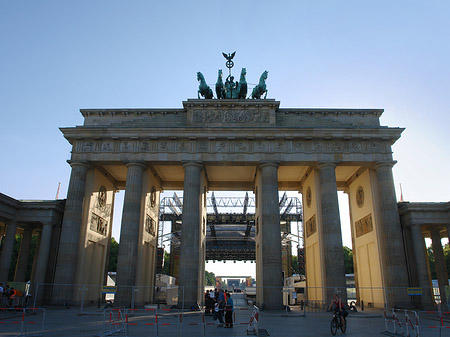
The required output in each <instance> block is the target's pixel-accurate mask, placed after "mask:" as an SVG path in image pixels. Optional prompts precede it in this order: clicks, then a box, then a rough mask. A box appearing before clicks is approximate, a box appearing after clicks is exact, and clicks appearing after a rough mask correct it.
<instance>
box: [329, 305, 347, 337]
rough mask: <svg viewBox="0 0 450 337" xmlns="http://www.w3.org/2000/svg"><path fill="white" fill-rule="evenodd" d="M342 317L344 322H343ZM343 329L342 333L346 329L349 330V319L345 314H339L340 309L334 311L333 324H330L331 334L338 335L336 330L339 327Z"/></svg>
mask: <svg viewBox="0 0 450 337" xmlns="http://www.w3.org/2000/svg"><path fill="white" fill-rule="evenodd" d="M341 319H342V322H343V323H341ZM339 328H340V329H341V331H342V333H345V330H347V320H346V319H345V317H344V316H343V315H340V314H339V311H338V310H334V311H333V318H331V324H330V330H331V334H332V335H333V336H334V335H336V332H337V330H338V329H339Z"/></svg>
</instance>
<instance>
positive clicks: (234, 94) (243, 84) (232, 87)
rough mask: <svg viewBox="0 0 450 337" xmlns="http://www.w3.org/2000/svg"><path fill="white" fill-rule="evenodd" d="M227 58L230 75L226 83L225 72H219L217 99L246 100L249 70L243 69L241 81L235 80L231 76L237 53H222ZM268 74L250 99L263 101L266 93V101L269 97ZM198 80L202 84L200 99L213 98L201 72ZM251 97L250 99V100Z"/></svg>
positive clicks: (264, 74)
mask: <svg viewBox="0 0 450 337" xmlns="http://www.w3.org/2000/svg"><path fill="white" fill-rule="evenodd" d="M222 54H223V56H224V57H225V58H226V60H227V62H226V67H227V68H228V71H229V75H228V76H227V78H226V80H225V83H224V82H223V72H222V69H219V70H218V75H217V82H216V85H215V89H216V90H215V91H216V98H217V99H246V98H247V90H248V89H247V88H248V85H247V80H246V75H247V69H246V68H242V70H241V75H240V77H239V81H235V80H234V76H232V75H231V68H232V67H233V66H234V62H233V58H234V56H235V55H236V52H233V53H230V54H226V53H222ZM267 74H268V72H267V71H265V72H264V73H263V74H262V75H261V78H260V80H259V84H258V85H256V86H255V87H254V88H253V91H252V94H251V95H250V97H251V98H252V99H261V96H262V95H263V94H264V93H265V96H264V99H265V98H266V97H267V88H266V82H265V81H266V79H267ZM197 80H198V81H199V82H200V84H199V87H198V98H199V99H200V96H202V97H204V98H205V99H212V98H213V91H212V90H211V88H210V87H209V85H208V84H207V83H206V80H205V77H204V76H203V74H202V73H201V72H198V73H197ZM250 97H249V98H250Z"/></svg>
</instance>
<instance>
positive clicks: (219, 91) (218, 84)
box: [216, 69, 225, 99]
mask: <svg viewBox="0 0 450 337" xmlns="http://www.w3.org/2000/svg"><path fill="white" fill-rule="evenodd" d="M222 77H223V74H222V69H219V76H218V77H217V82H216V97H217V99H222V98H225V93H224V92H223V79H222Z"/></svg>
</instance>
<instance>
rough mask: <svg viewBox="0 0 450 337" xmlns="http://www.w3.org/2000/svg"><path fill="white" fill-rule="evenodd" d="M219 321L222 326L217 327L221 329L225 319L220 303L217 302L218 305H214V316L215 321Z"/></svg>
mask: <svg viewBox="0 0 450 337" xmlns="http://www.w3.org/2000/svg"><path fill="white" fill-rule="evenodd" d="M217 319H218V320H219V322H220V324H219V325H217V327H221V326H223V318H222V315H221V314H220V308H219V303H218V302H217V303H216V304H214V314H213V320H214V321H215V320H217Z"/></svg>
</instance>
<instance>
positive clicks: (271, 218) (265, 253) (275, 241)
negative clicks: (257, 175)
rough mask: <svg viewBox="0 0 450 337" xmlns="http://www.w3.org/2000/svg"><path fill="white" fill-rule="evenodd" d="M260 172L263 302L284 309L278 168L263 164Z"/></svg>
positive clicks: (265, 305) (274, 307)
mask: <svg viewBox="0 0 450 337" xmlns="http://www.w3.org/2000/svg"><path fill="white" fill-rule="evenodd" d="M259 169H260V170H261V185H260V188H261V194H260V195H261V198H260V203H259V205H258V207H261V219H260V231H261V236H260V245H261V247H262V263H261V264H260V267H261V269H262V276H263V280H264V281H263V282H264V283H263V286H264V289H263V294H264V295H263V300H264V308H265V309H281V308H282V307H283V302H282V300H283V296H282V287H283V272H282V259H281V235H280V208H279V201H278V164H276V163H263V164H262V165H260V166H259Z"/></svg>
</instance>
